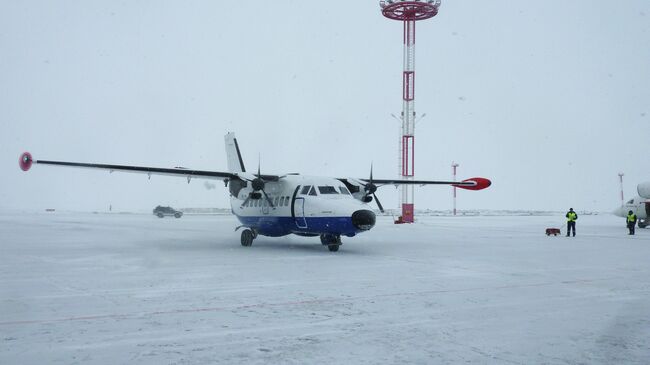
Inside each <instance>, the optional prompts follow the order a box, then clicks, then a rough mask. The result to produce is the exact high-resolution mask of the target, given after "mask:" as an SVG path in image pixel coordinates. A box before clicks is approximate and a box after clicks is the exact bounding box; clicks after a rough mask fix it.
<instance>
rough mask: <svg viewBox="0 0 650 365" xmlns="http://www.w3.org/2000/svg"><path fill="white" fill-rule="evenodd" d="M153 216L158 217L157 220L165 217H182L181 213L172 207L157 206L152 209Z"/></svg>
mask: <svg viewBox="0 0 650 365" xmlns="http://www.w3.org/2000/svg"><path fill="white" fill-rule="evenodd" d="M153 214H154V215H155V216H158V218H162V217H164V216H166V215H169V216H172V215H173V216H174V217H176V218H180V217H182V216H183V212H180V211H178V210H176V209H174V208H172V207H163V206H160V205H159V206H157V207H155V208H154V209H153Z"/></svg>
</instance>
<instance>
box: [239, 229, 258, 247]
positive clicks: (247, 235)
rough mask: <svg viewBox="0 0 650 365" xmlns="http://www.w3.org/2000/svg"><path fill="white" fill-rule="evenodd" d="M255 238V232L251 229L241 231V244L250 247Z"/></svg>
mask: <svg viewBox="0 0 650 365" xmlns="http://www.w3.org/2000/svg"><path fill="white" fill-rule="evenodd" d="M255 238H257V232H255V231H253V230H252V229H245V230H243V231H242V232H241V245H242V246H244V247H250V246H251V245H252V244H253V240H254V239H255Z"/></svg>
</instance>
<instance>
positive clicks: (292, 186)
mask: <svg viewBox="0 0 650 365" xmlns="http://www.w3.org/2000/svg"><path fill="white" fill-rule="evenodd" d="M224 139H225V144H226V158H227V164H228V171H227V172H221V171H204V170H193V169H188V168H185V167H175V168H157V167H142V166H126V165H106V164H96V163H80V162H65V161H47V160H34V159H33V158H32V155H31V154H30V153H29V152H25V153H23V154H22V155H21V156H20V160H19V165H20V168H21V169H22V170H23V171H28V170H29V169H30V168H31V166H32V164H39V165H50V166H67V167H79V168H91V169H102V170H108V171H109V172H113V171H122V172H132V173H142V174H147V175H148V176H149V178H151V175H169V176H177V177H184V178H186V179H187V182H188V183H189V182H190V181H191V180H192V179H213V180H222V181H223V182H224V184H225V186H226V187H227V188H228V190H229V192H230V207H231V211H232V213H233V214H234V215H235V216H236V217H237V219H238V220H239V222H240V223H241V225H240V226H238V227H237V228H235V231H237V230H239V229H240V228H244V229H243V230H242V232H241V240H240V241H241V245H242V246H245V247H248V246H251V245H252V243H253V240H254V239H255V238H256V237H257V236H258V235H263V236H270V237H280V236H286V235H289V234H295V235H298V236H306V237H316V236H318V237H320V241H321V244H323V245H325V246H327V247H328V249H329V250H330V251H332V252H336V251H338V249H339V246H340V245H341V236H346V237H353V236H355V235H357V234H359V233H361V232H366V231H368V230H370V229H371V228H373V227H374V225H375V222H376V216H375V213H374V212H373V211H372V210H371V209H368V203H370V202H371V201H373V199H374V201H375V202H376V203H377V206H378V208H379V210H380V211H381V212H382V213H383V212H384V208H383V206H382V205H381V203H380V202H379V199H377V196H376V194H375V191H376V190H377V188H378V187H380V186H385V185H395V186H397V185H401V184H411V185H450V186H455V187H458V188H462V189H467V190H482V189H485V188H487V187H489V186H490V185H491V184H492V182H491V181H490V180H488V179H485V178H480V177H475V178H471V179H467V180H463V181H460V182H455V181H428V180H399V179H375V178H373V175H372V165H371V167H370V177H369V178H368V179H362V178H340V177H339V178H335V177H323V176H320V177H319V176H303V175H300V174H296V173H290V174H283V175H268V174H262V173H261V171H260V166H259V165H258V167H257V173H251V172H249V171H247V170H246V168H245V166H244V161H243V159H242V156H241V153H240V150H239V144H238V143H237V139H236V138H235V134H234V133H228V134H226V136H225V138H224Z"/></svg>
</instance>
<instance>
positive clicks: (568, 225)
mask: <svg viewBox="0 0 650 365" xmlns="http://www.w3.org/2000/svg"><path fill="white" fill-rule="evenodd" d="M572 229H573V236H574V237H575V235H576V222H566V235H567V237H569V233H571V230H572Z"/></svg>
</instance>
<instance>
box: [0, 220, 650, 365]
mask: <svg viewBox="0 0 650 365" xmlns="http://www.w3.org/2000/svg"><path fill="white" fill-rule="evenodd" d="M562 222H563V219H562V217H561V216H560V217H549V216H510V217H508V216H504V217H494V216H489V217H480V216H479V217H421V218H420V220H419V222H418V223H417V224H413V225H393V224H392V223H391V221H390V218H386V217H382V218H380V219H379V221H378V224H377V226H376V227H375V228H374V229H373V230H372V231H370V232H368V233H365V234H362V235H359V236H358V237H355V238H346V239H344V241H343V242H344V245H343V246H342V247H341V250H340V251H339V252H337V253H331V252H329V251H327V249H326V248H325V247H321V246H320V244H318V239H317V238H316V239H315V238H301V237H284V238H265V237H260V238H258V239H257V240H256V241H255V242H254V243H253V246H252V247H248V248H246V247H241V246H240V245H239V234H238V233H236V232H234V231H233V228H234V227H235V226H236V225H237V222H236V219H235V218H234V217H231V216H190V215H187V216H184V217H183V218H181V219H174V218H165V219H158V218H156V217H154V216H153V215H151V216H150V215H118V214H112V215H108V214H95V215H93V214H72V213H67V214H66V213H58V212H57V213H52V214H45V213H43V214H25V213H13V214H10V213H0V250H1V251H0V364H45V363H48V364H53V363H54V364H57V363H60V364H132V363H139V364H141V363H145V364H190V363H201V364H207V363H225V364H233V363H246V364H266V363H269V364H281V363H289V364H310V363H314V364H315V363H323V364H330V363H350V364H376V363H420V364H445V363H450V364H456V363H490V364H500V363H504V364H542V363H548V364H648V363H650V229H637V235H636V236H628V235H627V234H626V228H625V226H624V222H623V219H621V218H618V217H613V216H610V215H594V216H587V215H583V216H580V218H579V220H578V236H577V237H575V238H567V237H546V236H545V235H544V229H545V228H546V227H553V226H559V225H560V224H561V223H562ZM563 232H564V230H563Z"/></svg>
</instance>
